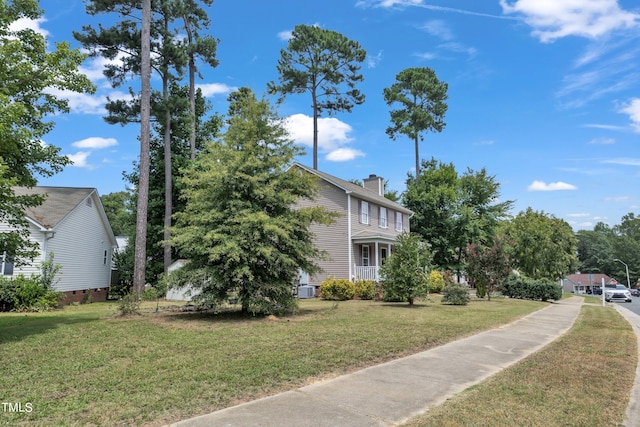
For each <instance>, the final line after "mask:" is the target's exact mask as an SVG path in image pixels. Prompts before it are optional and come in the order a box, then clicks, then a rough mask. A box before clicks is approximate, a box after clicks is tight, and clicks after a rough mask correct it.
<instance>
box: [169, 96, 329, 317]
mask: <svg viewBox="0 0 640 427" xmlns="http://www.w3.org/2000/svg"><path fill="white" fill-rule="evenodd" d="M245 95H247V93H246V92H245ZM230 109H231V110H233V111H235V112H236V113H235V115H233V116H231V117H230V119H229V126H228V128H227V131H226V133H225V134H224V136H223V138H222V140H220V141H216V142H211V143H209V144H208V145H207V146H206V148H205V150H204V151H203V152H202V153H200V154H199V155H198V156H197V157H196V161H195V162H194V163H192V165H191V167H190V168H189V169H188V170H187V172H186V174H185V177H184V178H183V179H182V180H181V181H182V183H183V185H184V197H185V200H186V202H187V207H186V210H185V212H183V213H177V214H176V215H175V216H176V225H175V226H174V230H173V238H172V239H173V243H174V245H175V246H176V247H177V248H179V249H180V250H181V251H183V253H184V254H185V256H186V257H187V258H188V259H189V260H190V262H189V263H188V264H187V265H186V266H185V267H183V268H182V269H180V270H178V271H176V272H175V273H172V274H171V275H170V276H169V277H170V280H172V281H174V283H175V284H176V285H191V286H196V287H199V288H200V289H201V293H200V295H199V296H198V298H200V300H201V301H202V302H203V303H207V304H209V305H213V306H216V305H218V304H220V303H221V302H222V301H225V300H226V299H227V298H228V297H229V296H230V295H237V297H238V299H239V302H240V304H241V306H242V311H243V312H252V313H267V314H268V313H272V312H274V311H277V310H282V309H288V308H292V307H293V306H294V305H295V300H294V298H293V296H292V294H291V284H292V283H293V280H294V278H295V277H296V275H297V273H298V269H299V268H302V269H303V270H305V271H308V272H315V271H317V270H318V267H317V265H316V263H315V259H316V258H317V257H319V256H320V255H321V253H320V252H319V250H318V249H317V248H315V246H314V243H313V235H312V233H311V232H310V231H309V226H310V224H311V223H313V222H320V223H328V222H329V220H330V219H331V217H330V215H329V213H328V212H327V211H326V210H325V209H324V208H320V207H313V208H305V209H295V208H294V204H295V203H296V201H298V200H299V199H300V198H312V197H314V196H315V192H316V188H315V185H314V182H315V180H314V178H313V177H312V176H311V175H310V174H305V173H304V172H303V171H301V170H300V169H298V168H289V165H290V163H291V161H292V160H293V158H294V157H295V156H296V155H298V154H300V152H301V149H300V148H299V147H297V146H296V145H295V144H294V143H293V142H292V141H290V140H289V139H288V136H287V133H286V130H285V128H284V126H283V123H282V121H281V120H280V119H279V118H278V117H277V116H276V115H275V113H274V112H273V110H272V108H271V107H270V106H269V105H268V104H267V103H266V102H265V101H257V100H256V99H255V97H254V96H241V97H239V98H237V101H236V102H232V104H231V107H230Z"/></svg>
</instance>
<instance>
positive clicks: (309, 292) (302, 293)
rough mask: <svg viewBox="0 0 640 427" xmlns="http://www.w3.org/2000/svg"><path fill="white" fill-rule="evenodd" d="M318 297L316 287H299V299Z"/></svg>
mask: <svg viewBox="0 0 640 427" xmlns="http://www.w3.org/2000/svg"><path fill="white" fill-rule="evenodd" d="M315 296H316V287H315V286H298V298H302V299H304V298H314V297H315Z"/></svg>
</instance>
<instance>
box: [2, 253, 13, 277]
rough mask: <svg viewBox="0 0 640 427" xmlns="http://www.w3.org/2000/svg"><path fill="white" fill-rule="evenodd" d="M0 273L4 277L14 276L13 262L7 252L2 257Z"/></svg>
mask: <svg viewBox="0 0 640 427" xmlns="http://www.w3.org/2000/svg"><path fill="white" fill-rule="evenodd" d="M0 273H1V274H2V276H13V260H12V259H11V257H10V256H9V255H7V253H6V252H3V253H2V256H1V257H0Z"/></svg>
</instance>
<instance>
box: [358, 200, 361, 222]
mask: <svg viewBox="0 0 640 427" xmlns="http://www.w3.org/2000/svg"><path fill="white" fill-rule="evenodd" d="M358 222H359V223H362V201H361V200H358Z"/></svg>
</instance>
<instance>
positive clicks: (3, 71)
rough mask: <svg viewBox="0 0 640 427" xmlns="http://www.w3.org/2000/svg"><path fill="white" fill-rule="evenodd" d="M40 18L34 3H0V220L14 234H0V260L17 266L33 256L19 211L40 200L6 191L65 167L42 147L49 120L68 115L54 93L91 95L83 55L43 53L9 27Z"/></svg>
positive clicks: (30, 36)
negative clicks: (7, 259)
mask: <svg viewBox="0 0 640 427" xmlns="http://www.w3.org/2000/svg"><path fill="white" fill-rule="evenodd" d="M41 15H42V10H41V9H40V8H39V7H38V2H37V1H35V0H20V1H8V2H7V1H3V2H0V64H1V65H0V82H2V84H1V86H2V87H1V88H0V220H2V221H3V222H4V221H6V222H8V223H9V224H11V225H12V226H13V227H14V228H16V230H17V231H16V232H15V233H2V234H0V254H2V253H3V252H4V251H7V252H8V253H10V254H12V255H14V256H16V257H17V259H18V260H19V259H20V258H22V257H25V258H31V257H33V255H35V252H34V251H33V245H32V244H29V242H28V241H27V240H26V239H25V236H26V226H27V223H26V222H25V220H24V218H23V214H24V210H23V209H24V208H25V207H28V206H36V205H38V204H40V203H42V201H43V199H42V198H41V197H37V196H16V194H15V192H14V191H13V190H12V187H13V186H23V187H33V186H35V185H36V184H37V178H38V176H45V177H48V176H52V175H54V174H55V173H57V172H60V171H61V170H62V168H63V167H64V166H65V165H67V164H69V163H70V161H69V159H68V158H67V157H65V156H62V155H60V148H58V147H54V146H52V145H47V144H44V143H43V141H42V137H43V136H44V135H46V134H47V133H48V132H50V131H51V129H52V128H53V125H54V123H53V121H52V120H50V119H49V118H50V117H51V116H53V115H54V114H57V113H66V112H68V111H69V105H68V101H67V100H66V99H62V98H59V97H58V96H56V95H55V93H56V92H58V91H73V92H78V93H93V92H94V91H95V88H94V86H93V85H92V83H91V81H89V79H88V78H87V77H86V76H84V75H83V74H81V73H80V72H79V71H78V68H79V66H80V65H81V63H82V61H83V60H84V58H85V55H83V54H82V53H80V52H79V51H78V50H74V49H70V48H69V44H68V43H66V42H62V43H57V44H56V45H55V48H54V49H53V50H49V49H48V48H47V43H46V40H45V38H44V36H43V35H41V34H39V33H37V32H35V31H34V30H32V29H30V28H22V29H14V28H12V26H11V25H12V24H13V23H14V22H16V21H17V20H18V19H21V18H28V19H37V18H39V17H40V16H41Z"/></svg>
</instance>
